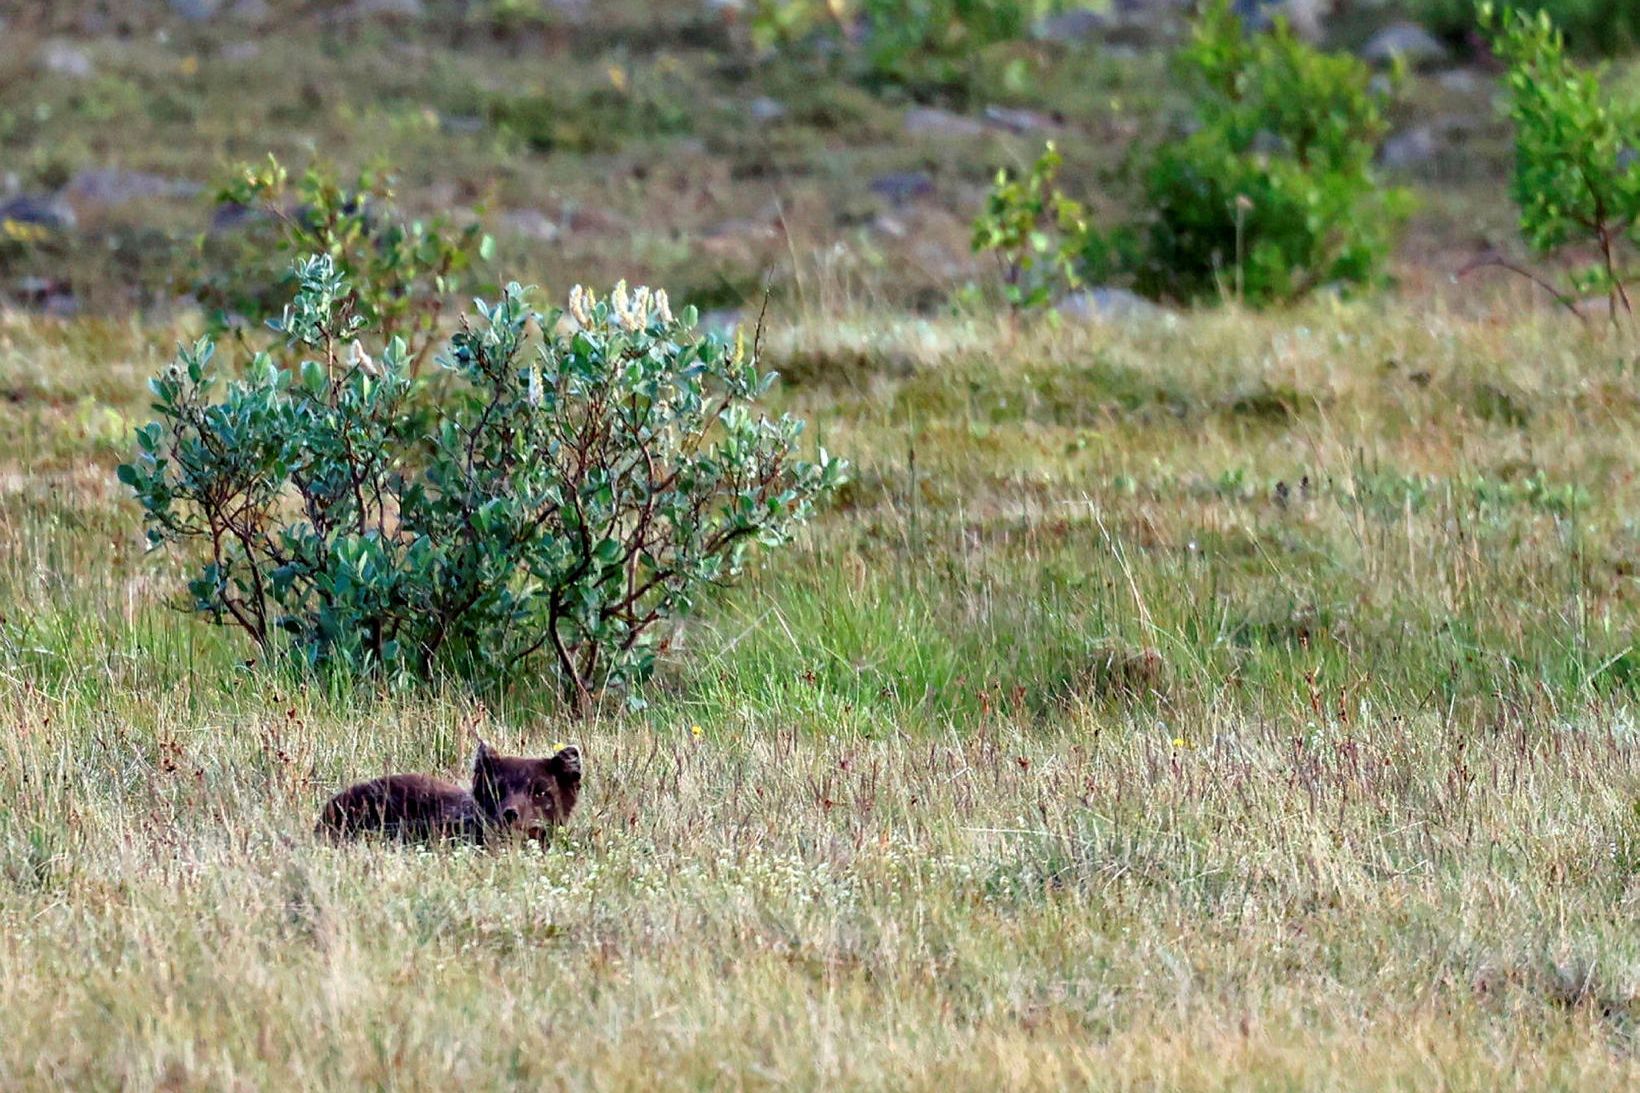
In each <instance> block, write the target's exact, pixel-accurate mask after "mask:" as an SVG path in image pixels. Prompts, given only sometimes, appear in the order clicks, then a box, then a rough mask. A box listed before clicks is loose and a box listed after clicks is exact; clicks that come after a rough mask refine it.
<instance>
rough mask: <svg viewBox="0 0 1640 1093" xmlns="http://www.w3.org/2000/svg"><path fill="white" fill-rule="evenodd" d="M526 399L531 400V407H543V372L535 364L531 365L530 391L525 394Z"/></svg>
mask: <svg viewBox="0 0 1640 1093" xmlns="http://www.w3.org/2000/svg"><path fill="white" fill-rule="evenodd" d="M524 397H525V398H526V399H528V400H529V404H530V405H531V406H540V405H541V399H542V397H543V393H542V390H541V370H540V369H539V368H537V367H536V366H535V365H533V364H532V365H530V385H529V390H528V391H527V392H526V393H525V395H524Z"/></svg>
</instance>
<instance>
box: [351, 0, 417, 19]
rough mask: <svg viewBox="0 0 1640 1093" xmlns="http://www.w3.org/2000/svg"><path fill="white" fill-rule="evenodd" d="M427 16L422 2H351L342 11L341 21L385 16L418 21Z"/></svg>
mask: <svg viewBox="0 0 1640 1093" xmlns="http://www.w3.org/2000/svg"><path fill="white" fill-rule="evenodd" d="M426 14H427V7H426V5H425V4H423V3H422V0H353V2H352V3H351V4H349V5H348V6H347V7H345V8H343V9H342V12H341V17H342V18H343V19H370V18H374V17H377V16H386V17H388V18H392V19H420V18H421V17H422V16H424V15H426Z"/></svg>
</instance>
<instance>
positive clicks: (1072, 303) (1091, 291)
mask: <svg viewBox="0 0 1640 1093" xmlns="http://www.w3.org/2000/svg"><path fill="white" fill-rule="evenodd" d="M1054 310H1055V311H1057V312H1058V313H1059V314H1060V315H1062V316H1063V317H1065V318H1066V319H1069V320H1071V321H1072V322H1079V323H1097V322H1111V321H1113V320H1128V319H1156V318H1160V317H1162V316H1163V315H1166V314H1168V311H1167V309H1166V308H1163V307H1158V306H1157V305H1156V304H1154V303H1152V302H1151V301H1149V300H1147V299H1145V298H1144V297H1143V296H1140V295H1139V294H1138V293H1136V292H1130V291H1128V290H1127V289H1125V288H1113V287H1110V286H1108V285H1101V286H1097V287H1094V288H1085V289H1081V290H1080V291H1077V292H1073V293H1071V294H1070V295H1069V296H1066V297H1065V298H1064V299H1062V300H1060V301H1059V303H1058V304H1056V305H1055V306H1054Z"/></svg>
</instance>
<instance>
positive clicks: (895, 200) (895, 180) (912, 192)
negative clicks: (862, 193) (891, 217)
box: [871, 171, 934, 205]
mask: <svg viewBox="0 0 1640 1093" xmlns="http://www.w3.org/2000/svg"><path fill="white" fill-rule="evenodd" d="M871 192H872V193H874V194H876V195H877V196H878V197H881V198H886V199H887V200H888V201H889V202H891V203H892V204H895V205H904V204H905V203H906V202H908V201H914V200H916V199H917V198H919V197H927V196H928V195H929V194H932V193H933V192H934V180H933V178H931V177H930V176H929V175H928V173H927V172H926V171H894V172H891V173H890V174H886V175H878V176H877V177H876V178H874V179H872V180H871Z"/></svg>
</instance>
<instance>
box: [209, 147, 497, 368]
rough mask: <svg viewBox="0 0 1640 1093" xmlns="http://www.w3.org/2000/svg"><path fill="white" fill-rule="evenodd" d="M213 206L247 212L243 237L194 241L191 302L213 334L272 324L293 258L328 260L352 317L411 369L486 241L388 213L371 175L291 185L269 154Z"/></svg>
mask: <svg viewBox="0 0 1640 1093" xmlns="http://www.w3.org/2000/svg"><path fill="white" fill-rule="evenodd" d="M215 197H216V200H217V201H218V202H219V203H220V204H223V205H226V206H229V207H239V208H243V209H245V210H248V211H249V212H251V213H252V214H253V216H254V219H253V220H252V221H251V222H250V224H249V225H248V228H247V230H245V231H243V232H237V233H229V234H220V235H217V236H207V237H205V239H203V240H202V241H201V272H200V274H199V276H198V277H197V278H196V280H195V283H194V296H195V298H196V299H197V300H198V301H199V302H200V304H201V305H202V306H204V308H205V309H206V314H207V315H208V316H209V317H210V318H211V320H212V327H213V330H214V331H215V332H217V333H221V332H222V331H223V330H225V329H227V328H228V327H229V326H230V325H232V323H233V322H234V321H235V320H236V319H237V320H240V321H243V322H245V323H247V324H249V325H250V326H251V327H252V328H253V329H254V328H260V327H261V326H263V324H265V323H266V322H267V321H268V320H270V319H272V318H275V317H277V316H278V315H279V314H280V313H281V311H282V309H283V307H284V301H286V300H289V299H290V296H291V291H292V289H293V288H294V280H293V278H294V276H295V275H294V273H293V272H292V270H293V267H292V266H291V265H290V256H291V255H293V254H324V255H328V256H329V257H330V259H331V261H332V262H333V263H334V264H335V266H336V268H337V270H338V271H339V272H340V273H341V275H342V276H343V277H345V278H346V279H347V281H348V283H349V284H350V285H351V286H352V293H353V295H354V297H355V299H356V307H357V308H358V312H359V316H360V317H361V318H362V319H363V320H364V321H365V322H367V323H368V324H370V325H371V326H372V327H373V328H375V329H376V330H377V331H378V332H379V333H380V335H381V336H382V338H383V340H384V341H390V340H392V339H393V338H396V337H401V338H403V339H404V340H405V343H406V345H407V346H408V347H409V352H410V360H411V364H412V369H413V370H415V371H419V370H420V368H421V366H422V363H423V361H424V360H425V358H426V357H427V355H428V354H429V353H430V352H431V351H432V349H433V347H434V345H435V344H436V339H437V335H438V324H439V317H440V315H441V314H442V313H443V311H444V308H445V307H446V305H447V303H448V302H449V301H450V300H451V299H453V298H454V297H455V296H456V295H457V294H458V293H460V292H462V291H464V289H465V287H466V286H464V285H463V283H462V282H463V277H464V276H465V275H467V274H468V273H469V271H471V270H472V268H473V266H474V264H475V262H476V261H477V260H479V259H485V260H487V259H488V258H490V257H491V254H492V248H493V243H492V242H491V240H490V238H489V237H488V236H486V235H484V234H483V232H482V230H481V229H480V228H479V226H478V225H477V224H476V223H475V224H471V225H468V226H466V227H464V228H456V227H454V226H452V225H451V224H450V223H449V221H448V220H446V219H444V218H443V217H435V218H433V219H430V220H412V221H405V220H403V219H401V218H400V217H399V215H398V214H397V212H396V211H395V209H394V206H393V200H394V194H393V186H392V180H391V178H389V177H388V176H387V175H386V174H384V173H382V172H381V171H377V170H366V171H363V172H361V173H360V174H359V176H358V178H357V180H356V181H355V182H354V183H353V184H352V185H350V186H349V185H343V184H342V183H340V182H338V181H337V180H336V178H335V177H334V176H333V175H332V174H331V173H330V172H329V171H327V170H325V169H323V168H322V167H319V166H317V165H315V166H311V167H309V168H308V170H306V171H305V172H303V174H302V176H301V177H300V178H299V179H297V180H296V181H295V182H294V183H293V182H292V181H291V179H290V175H289V172H288V171H287V170H286V169H285V167H284V166H283V165H281V164H280V163H279V161H278V160H277V159H275V158H273V157H272V156H269V157H268V161H267V163H265V164H263V165H262V166H260V167H253V166H243V167H240V168H238V169H237V170H236V172H235V174H234V176H233V177H232V179H231V180H230V181H229V182H228V183H227V184H226V185H225V186H223V187H221V189H220V190H218V191H217V193H216V195H215Z"/></svg>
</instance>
